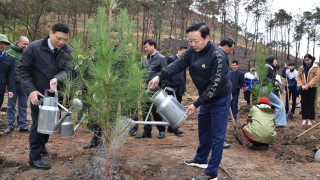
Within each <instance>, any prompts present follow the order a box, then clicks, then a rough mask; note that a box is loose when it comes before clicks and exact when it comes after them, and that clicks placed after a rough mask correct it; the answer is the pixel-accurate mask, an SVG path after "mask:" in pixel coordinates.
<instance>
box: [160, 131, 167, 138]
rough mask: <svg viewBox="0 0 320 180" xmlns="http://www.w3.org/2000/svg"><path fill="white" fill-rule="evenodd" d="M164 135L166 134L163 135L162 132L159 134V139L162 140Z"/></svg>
mask: <svg viewBox="0 0 320 180" xmlns="http://www.w3.org/2000/svg"><path fill="white" fill-rule="evenodd" d="M165 134H166V133H165V132H164V131H161V132H159V139H162V138H164V135H165Z"/></svg>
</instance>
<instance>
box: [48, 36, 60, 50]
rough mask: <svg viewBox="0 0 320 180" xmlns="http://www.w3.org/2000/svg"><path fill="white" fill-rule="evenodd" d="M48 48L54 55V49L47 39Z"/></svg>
mask: <svg viewBox="0 0 320 180" xmlns="http://www.w3.org/2000/svg"><path fill="white" fill-rule="evenodd" d="M48 46H49V48H50V49H51V51H52V52H53V53H54V50H53V49H54V47H53V46H52V44H51V42H50V38H49V39H48ZM58 51H59V49H58Z"/></svg>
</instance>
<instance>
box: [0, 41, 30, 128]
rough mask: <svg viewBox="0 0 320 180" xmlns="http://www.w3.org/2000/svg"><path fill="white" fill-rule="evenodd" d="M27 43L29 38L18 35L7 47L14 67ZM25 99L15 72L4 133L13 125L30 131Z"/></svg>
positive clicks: (25, 95)
mask: <svg viewBox="0 0 320 180" xmlns="http://www.w3.org/2000/svg"><path fill="white" fill-rule="evenodd" d="M28 45H29V40H28V38H27V37H25V36H20V37H19V39H18V41H17V42H13V43H11V49H9V50H8V51H7V52H8V53H10V54H12V55H13V56H15V67H17V65H18V62H19V59H20V57H21V54H22V52H23V51H24V50H25V49H26V48H27V46H28ZM17 97H18V99H19V102H18V108H19V114H18V118H17V121H18V122H17V125H15V124H14V120H15V114H16V102H17ZM27 101H28V96H27V94H26V93H25V92H24V90H23V89H22V87H21V85H20V81H19V78H18V77H17V73H15V88H14V92H13V98H9V99H8V107H7V119H8V122H9V123H8V127H7V129H6V130H5V131H4V133H5V134H10V133H11V132H12V131H13V129H14V127H18V126H19V125H20V129H19V132H30V130H29V127H28V120H27Z"/></svg>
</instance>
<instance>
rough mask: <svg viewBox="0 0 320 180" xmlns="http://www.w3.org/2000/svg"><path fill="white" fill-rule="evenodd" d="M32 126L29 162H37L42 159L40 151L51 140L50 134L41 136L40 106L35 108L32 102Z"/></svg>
mask: <svg viewBox="0 0 320 180" xmlns="http://www.w3.org/2000/svg"><path fill="white" fill-rule="evenodd" d="M30 108H31V118H32V125H31V128H30V136H29V143H30V154H29V160H30V161H35V160H39V159H41V156H40V151H41V150H42V149H44V148H45V144H46V143H47V142H48V140H49V134H41V133H38V132H37V129H38V116H39V106H35V105H33V104H32V103H31V102H30Z"/></svg>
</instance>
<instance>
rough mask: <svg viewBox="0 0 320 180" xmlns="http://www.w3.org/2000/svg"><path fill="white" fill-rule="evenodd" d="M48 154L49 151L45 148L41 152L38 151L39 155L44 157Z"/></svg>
mask: <svg viewBox="0 0 320 180" xmlns="http://www.w3.org/2000/svg"><path fill="white" fill-rule="evenodd" d="M49 152H50V151H49V150H48V149H47V148H44V149H42V150H41V151H40V154H41V155H44V156H46V155H48V154H49Z"/></svg>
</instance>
